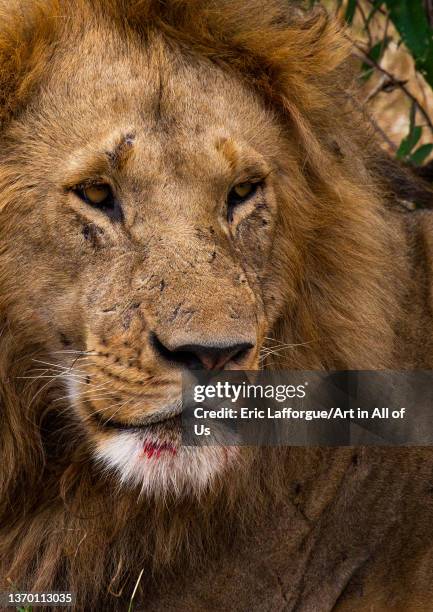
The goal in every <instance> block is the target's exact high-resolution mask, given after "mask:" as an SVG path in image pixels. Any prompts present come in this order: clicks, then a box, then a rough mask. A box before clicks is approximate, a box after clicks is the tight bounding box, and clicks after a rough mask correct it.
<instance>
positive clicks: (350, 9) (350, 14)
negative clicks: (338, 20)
mask: <svg viewBox="0 0 433 612" xmlns="http://www.w3.org/2000/svg"><path fill="white" fill-rule="evenodd" d="M355 11H356V0H349V1H348V3H347V8H346V14H345V16H344V18H345V20H346V21H347V23H349V24H350V23H352V21H353V18H354V16H355Z"/></svg>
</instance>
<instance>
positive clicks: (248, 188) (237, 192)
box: [232, 183, 255, 200]
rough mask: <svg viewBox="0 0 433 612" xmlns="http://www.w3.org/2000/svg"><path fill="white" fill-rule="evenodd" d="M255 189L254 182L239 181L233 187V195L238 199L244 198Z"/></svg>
mask: <svg viewBox="0 0 433 612" xmlns="http://www.w3.org/2000/svg"><path fill="white" fill-rule="evenodd" d="M254 189H255V185H254V183H239V185H236V187H233V189H232V191H233V195H234V196H235V197H237V198H239V199H240V200H245V198H247V197H248V196H250V195H251V194H252V192H253V191H254Z"/></svg>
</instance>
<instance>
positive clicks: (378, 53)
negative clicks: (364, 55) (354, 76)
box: [361, 37, 392, 81]
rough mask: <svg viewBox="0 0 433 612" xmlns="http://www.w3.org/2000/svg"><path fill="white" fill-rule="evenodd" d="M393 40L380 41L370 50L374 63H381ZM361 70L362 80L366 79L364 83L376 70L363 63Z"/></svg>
mask: <svg viewBox="0 0 433 612" xmlns="http://www.w3.org/2000/svg"><path fill="white" fill-rule="evenodd" d="M391 40H392V39H391V38H389V37H387V38H384V39H383V40H380V41H379V42H378V43H376V44H375V45H374V46H373V47H372V48H371V49H370V52H369V54H368V57H369V58H370V59H372V60H373V61H374V62H376V64H377V63H379V61H380V59H381V57H382V55H383V52H384V51H385V50H386V48H387V46H388V45H389V43H390V41H391ZM361 70H362V78H363V79H364V81H367V80H368V79H369V78H370V77H371V75H372V74H373V72H374V68H372V67H371V66H370V65H369V64H367V62H363V64H362V68H361Z"/></svg>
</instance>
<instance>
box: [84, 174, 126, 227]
mask: <svg viewBox="0 0 433 612" xmlns="http://www.w3.org/2000/svg"><path fill="white" fill-rule="evenodd" d="M73 191H74V193H75V194H76V195H77V196H78V197H79V198H80V199H81V200H83V202H85V203H86V204H89V206H92V207H93V208H97V209H98V210H101V211H102V212H104V213H105V214H106V215H108V216H109V217H110V218H112V219H115V220H120V219H121V218H122V211H121V208H120V205H119V203H118V202H117V199H116V197H115V195H114V193H113V190H112V188H111V187H110V185H107V184H106V183H96V184H93V185H87V186H86V185H83V186H79V187H76V188H75V189H74V190H73Z"/></svg>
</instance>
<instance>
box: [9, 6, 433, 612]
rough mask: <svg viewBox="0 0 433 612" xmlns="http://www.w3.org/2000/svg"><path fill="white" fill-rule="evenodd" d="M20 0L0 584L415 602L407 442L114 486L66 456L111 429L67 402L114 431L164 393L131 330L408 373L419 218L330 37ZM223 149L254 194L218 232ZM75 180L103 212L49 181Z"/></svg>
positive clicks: (220, 600) (12, 43) (302, 604)
mask: <svg viewBox="0 0 433 612" xmlns="http://www.w3.org/2000/svg"><path fill="white" fill-rule="evenodd" d="M24 4H25V6H24V5H23V6H24V9H22V7H21V4H20V3H19V2H16V1H14V2H2V3H1V4H0V7H1V13H0V17H1V19H0V24H1V25H0V91H1V92H2V94H1V95H2V99H1V104H0V120H1V124H2V127H1V134H0V151H1V152H0V194H1V195H0V227H1V229H0V236H1V246H0V300H1V301H0V322H1V336H0V360H1V361H0V372H1V374H0V376H1V378H0V380H1V386H0V394H1V395H0V402H1V403H0V405H1V413H0V419H1V420H0V432H1V442H0V444H1V448H0V460H1V463H0V465H1V468H0V469H1V472H0V517H1V518H0V524H1V532H0V567H1V576H2V580H3V581H4V583H5V584H6V585H7V584H9V583H8V582H7V580H8V579H9V580H10V581H12V582H13V583H14V584H15V585H16V587H17V588H19V589H27V590H50V589H51V590H62V589H65V590H72V591H76V592H77V594H78V598H79V608H80V609H85V610H90V609H104V610H110V609H119V608H118V606H120V605H123V603H122V604H121V603H119V602H120V601H122V602H123V601H124V600H122V599H119V598H122V597H123V598H125V599H126V600H127V599H128V597H129V596H130V594H131V592H132V589H133V586H134V583H135V581H136V579H137V577H138V574H139V572H140V570H141V569H144V570H145V573H144V577H143V579H142V582H141V587H140V588H141V597H142V598H143V599H142V601H145V602H146V605H145V609H149V610H150V609H176V608H178V609H179V610H182V609H197V610H200V609H212V606H213V607H214V609H229V607H230V605H232V602H233V600H234V599H236V601H238V602H239V609H243V610H252V609H257V610H259V609H260V610H263V609H265V608H264V605H265V604H267V605H268V606H269V608H268V609H279V607H278V606H281V605H283V604H282V600H283V601H284V605H285V606H286V607H287V609H290V610H292V609H297V610H313V609H314V610H316V609H317V610H318V609H323V610H328V609H332V608H333V607H334V606H335V605H340V606H341V607H340V609H347V610H353V609H355V607H354V606H355V605H358V603H356V604H354V603H353V601H355V602H361V603H360V604H359V606H360V608H359V609H369V606H370V607H371V606H372V605H373V604H374V605H376V608H375V609H378V610H387V609H393V610H394V609H395V610H410V609H413V610H422V609H427V607H426V606H427V603H426V602H428V601H431V596H432V592H431V584H433V582H432V580H431V578H432V576H431V573H432V572H431V563H430V569H429V559H430V560H431V556H430V555H431V553H430V552H429V547H428V546H427V545H428V544H429V542H428V540H429V539H431V535H432V531H433V530H432V524H431V518H430V516H431V511H432V496H431V484H430V480H429V479H430V478H431V473H432V467H433V457H432V454H431V452H430V451H429V450H425V451H419V450H413V451H409V450H408V451H394V450H392V451H388V452H385V451H381V450H374V451H365V450H364V451H362V452H361V453H360V454H359V455H358V454H354V453H353V451H352V450H350V449H345V450H344V449H343V450H322V451H319V450H314V449H310V450H305V449H300V450H290V451H289V450H280V451H270V450H264V449H263V450H260V451H259V450H256V451H246V452H245V453H243V456H242V458H239V457H237V456H234V457H233V458H232V459H230V456H229V458H227V456H224V455H220V454H218V453H219V451H215V454H214V455H211V456H206V455H205V460H204V463H203V464H201V463H200V461H201V459H200V458H199V457H202V455H200V456H199V455H194V456H191V457H189V456H186V459H188V460H189V459H191V461H192V462H193V463H194V462H196V463H194V465H196V472H195V475H194V479H195V480H194V479H193V480H192V481H191V482H188V481H186V480H185V481H184V480H183V479H182V478H183V476H182V474H181V473H178V474H177V477H176V478H175V479H173V478H172V479H171V480H170V478H171V476H170V475H169V476H167V482H168V485H167V487H166V488H165V489H164V491H163V494H161V495H160V494H159V492H158V489H157V487H156V489H151V488H150V489H149V491H147V490H145V493H146V494H145V495H144V496H141V497H139V492H140V490H139V489H137V487H135V486H126V487H123V486H119V478H118V473H116V471H114V470H113V471H108V472H106V471H104V472H103V471H102V470H101V469H100V467H99V466H98V464H95V462H94V461H93V459H92V458H93V452H94V450H95V449H100V448H102V447H103V446H104V445H105V444H106V443H108V442H110V440H112V439H113V435H114V434H113V433H112V432H111V431H106V430H103V429H102V428H101V427H100V426H99V425H98V424H97V423H95V422H93V421H92V418H91V410H93V411H96V412H97V413H98V412H99V413H102V415H103V416H104V417H107V418H108V419H112V418H116V420H119V421H120V422H121V423H122V424H131V423H134V424H136V423H137V421H140V419H142V418H144V417H147V416H149V415H150V416H152V415H153V414H154V412H155V411H157V410H158V411H159V412H161V411H162V410H163V407H164V405H167V404H168V403H169V402H172V401H175V400H176V398H177V397H178V393H179V384H178V383H179V373H178V371H176V370H174V371H173V369H172V368H168V367H167V365H166V363H165V362H164V361H163V360H162V359H160V358H159V357H158V358H157V356H156V351H155V344H154V343H153V344H152V342H151V341H150V338H151V337H152V334H153V335H156V336H157V337H158V338H160V339H161V340H162V341H163V344H164V345H166V346H170V343H172V342H174V341H173V338H174V337H176V342H177V343H179V342H180V341H179V340H178V338H179V334H180V333H181V332H182V333H183V331H184V330H185V329H187V330H188V333H190V334H193V333H195V334H196V336H197V334H198V335H200V336H206V337H207V338H210V339H212V338H215V337H219V336H220V335H221V334H222V330H227V329H229V330H230V331H231V333H232V334H234V335H236V337H237V338H238V339H239V338H240V339H243V340H245V339H249V338H251V337H254V338H255V342H254V347H253V348H252V349H251V350H249V351H248V352H247V353H246V354H242V355H241V356H240V357H239V360H238V363H237V364H236V363H232V364H231V365H232V367H251V368H253V367H257V366H258V363H259V359H260V355H261V353H260V351H261V350H262V349H263V348H264V347H265V346H266V344H267V343H268V342H269V340H268V339H269V338H270V337H272V338H274V339H277V341H278V342H280V343H282V344H284V345H285V346H286V349H285V350H283V351H280V352H279V353H278V355H277V356H275V354H274V357H273V358H272V359H270V360H269V365H273V366H277V367H287V368H297V369H322V368H329V369H345V368H346V369H369V368H371V369H375V368H395V369H398V368H401V369H404V368H416V367H419V368H429V367H431V364H432V354H433V353H432V341H431V333H430V330H431V324H432V321H431V315H430V310H431V303H430V293H429V291H430V289H429V285H428V282H429V278H430V270H429V264H430V259H429V253H430V252H431V248H430V245H429V232H428V229H429V224H431V222H430V220H429V218H428V213H419V214H418V213H415V215H414V217H413V218H412V217H411V218H410V220H409V219H408V213H405V212H404V210H403V209H401V210H400V207H398V206H397V205H395V204H394V200H395V197H394V193H393V192H392V186H391V184H390V182H389V180H388V177H384V172H383V171H382V169H381V168H382V164H383V163H384V161H383V159H382V156H381V155H380V154H379V153H378V151H377V150H376V145H375V144H374V143H372V142H371V134H370V133H369V131H368V129H367V128H366V125H365V123H364V118H363V116H362V113H360V112H359V110H358V109H357V106H356V104H355V103H354V101H353V95H354V94H353V92H351V91H350V89H351V78H350V69H349V67H348V65H347V55H348V48H347V43H346V41H345V38H344V36H343V34H342V33H341V32H339V30H338V27H336V25H335V24H334V23H333V22H332V21H331V20H329V19H328V17H327V16H326V15H325V14H324V13H322V12H314V13H311V14H308V15H304V14H302V13H300V12H298V11H297V9H290V8H288V7H287V3H286V2H283V1H282V0H281V1H279V0H272V1H269V2H266V3H264V2H261V1H258V0H257V1H255V0H254V1H252V0H248V1H246V0H236V1H235V2H233V1H230V2H225V1H221V2H218V3H214V2H210V1H209V2H207V1H206V2H203V1H200V2H199V1H197V0H179V1H175V0H173V1H169V2H166V3H160V2H156V1H155V2H153V1H151V0H143V1H136V2H135V1H133V0H130V1H128V0H124V1H122V0H106V1H104V2H102V0H101V2H90V0H70V1H68V2H66V1H65V2H63V1H61V0H58V1H55V0H40V1H38V2H31V3H29V4H27V3H24ZM21 9H22V10H21ZM167 143H169V145H168V146H167ZM107 151H108V152H109V155H108V156H107ZM110 164H111V166H110ZM247 166H248V168H250V170H249V172H250V173H251V167H253V168H254V171H255V172H258V173H259V174H260V178H261V179H263V182H264V183H263V184H264V185H265V186H264V187H263V194H264V195H263V200H260V201H259V200H257V205H256V206H255V208H245V209H242V208H241V209H239V211H237V212H235V219H234V221H233V230H230V231H232V234H230V231H229V230H227V231H226V228H225V229H224V231H223V230H222V229H221V227H220V226H219V225H217V223H216V222H215V217H214V215H215V203H216V202H219V201H220V200H221V191H223V188H222V187H221V185H222V183H221V181H222V179H221V178H219V179H218V180H220V183H217V182H216V178H215V173H217V172H218V173H219V174H218V176H219V177H221V176H224V177H225V179H224V180H226V182H227V183H230V180H233V177H235V178H236V177H237V180H246V178H248V176H247V177H246V178H245V176H244V175H242V174H239V173H240V171H241V170H242V168H245V167H247ZM393 172H395V173H396V176H397V178H400V179H402V177H403V178H404V177H405V176H406V175H405V173H404V171H402V170H399V169H395V168H394V167H393ZM212 173H214V174H212ZM236 173H237V174H236ZM89 174H91V175H92V176H98V177H99V176H102V177H106V176H107V175H108V174H109V175H110V180H112V181H113V183H114V184H115V185H116V186H117V187H118V189H119V190H120V191H121V193H122V198H123V201H124V202H125V204H127V205H128V208H126V206H125V210H127V211H132V212H128V213H127V214H126V213H125V215H126V216H125V219H124V227H123V226H122V227H120V226H119V224H118V225H116V224H115V223H111V222H110V221H109V220H107V219H106V218H104V217H103V215H101V213H100V212H99V211H98V212H95V211H94V210H91V209H90V208H89V207H86V206H84V205H83V203H82V202H79V201H78V200H77V198H75V196H73V194H71V189H72V188H74V187H75V186H76V185H79V184H81V182H83V181H86V180H87V179H88V178H91V177H90V176H88V175H89ZM227 177H228V178H227ZM107 180H108V179H107ZM407 180H409V179H407ZM409 182H410V180H409ZM225 188H226V187H224V189H225ZM423 191H424V192H425V193H429V191H428V189H427V188H425V189H424V187H423ZM150 204H151V205H150ZM146 207H147V208H146ZM143 210H145V211H146V214H143V212H142V211H143ZM236 215H237V216H236ZM124 228H126V229H124ZM215 228H217V229H215ZM233 235H235V236H236V241H234V240H233ZM420 250H421V251H422V252H419V251H420ZM180 343H181V344H182V342H180ZM289 345H290V346H289ZM271 346H272V345H271ZM62 351H63V352H62ZM65 351H66V352H65ZM67 351H83V352H82V353H81V352H80V353H73V354H72V353H68V352H67ZM71 355H72V357H71ZM61 374H63V376H61ZM32 376H33V378H31V377H32ZM53 376H54V378H53ZM68 376H69V378H68ZM44 377H45V378H44ZM47 377H48V378H47ZM84 379H86V380H89V381H90V389H91V390H92V389H101V388H102V389H103V390H104V393H102V395H99V396H98V395H97V394H93V396H91V397H90V400H89V399H86V395H85V392H83V389H82V386H83V385H84V382H83V381H84ZM65 380H66V382H67V381H68V380H69V384H70V385H71V384H72V383H74V384H75V388H74V390H72V391H71V390H69V393H68V394H66V391H65ZM74 381H75V382H74ZM80 385H81V386H80ZM107 385H109V389H108V391H107ZM143 386H144V392H143V391H140V389H141V388H143ZM139 392H140V394H141V395H140V397H141V401H140V402H137V401H136V402H132V403H126V404H125V402H124V401H123V400H125V398H128V397H130V396H132V395H133V394H139ZM65 395H67V397H65ZM126 401H128V400H126ZM159 412H158V413H159ZM157 433H158V430H157ZM169 433H170V432H169ZM158 435H159V434H158ZM160 435H164V436H166V435H168V434H167V433H161V434H160ZM164 439H166V438H164ZM170 439H171V438H170ZM202 452H204V449H203V451H202ZM221 452H222V451H221ZM235 454H236V453H235ZM168 461H171V460H168ZM173 461H174V460H173ZM204 464H206V466H209V465H211V466H214V467H212V470H213V471H212V473H211V476H209V480H206V481H205V482H204V483H202V484H201V485H200V487H199V486H198V484H197V482H198V481H199V480H200V478H199V477H200V473H201V472H200V470H201V467H200V466H201V465H204ZM168 465H171V466H172V465H173V464H171V463H168ZM221 466H222V467H221ZM164 473H166V472H164ZM152 482H153V481H152ZM149 483H150V484H149V487H152V486H154V485H153V484H152V483H151V482H150V480H149ZM179 483H180V484H179ZM177 486H178V489H179V490H178V489H177V488H176V487H177ZM137 500H138V503H137ZM414 500H415V501H414ZM391 514H392V520H391V519H390V520H389V521H384V520H383V517H384V516H388V517H389V516H391ZM414 521H416V523H417V525H416V529H415V530H416V534H415V533H414V530H413V527H412V524H413V523H414ZM408 526H409V532H408V531H407V530H406V529H407V527H408ZM391 527H392V529H393V534H394V538H393V537H392V535H393V534H392V533H390V531H389V530H390V529H391ZM411 532H412V534H413V537H409V536H410V533H411ZM341 533H343V534H344V535H343V537H342V535H341ZM327 534H328V535H327ZM395 534H398V537H396V536H395ZM408 534H409V535H408ZM403 547H406V548H407V549H408V550H409V553H408V554H407V558H408V559H409V561H408V562H407V563H406V561H404V562H403V561H402V556H401V555H402V549H403ZM245 551H248V552H247V553H246V552H245ZM387 555H392V556H391V557H390V559H391V563H390V565H388V560H385V558H387ZM264 558H266V560H267V561H266V564H265V567H266V568H267V569H266V571H268V570H269V576H270V577H269V579H264V578H263V576H264V575H266V576H267V574H266V572H265V570H264V565H263V564H264V561H263V559H264ZM247 562H248V563H249V568H250V574H251V580H250V579H245V580H246V582H245V585H244V586H241V583H242V580H241V576H242V571H243V568H244V567H245V564H246V563H247ZM212 563H216V564H217V568H218V569H217V570H216V569H215V568H214V567H213V565H212ZM381 564H382V565H383V566H384V567H386V570H385V571H383V575H382V573H381V571H382V570H383V567H382V565H381ZM396 566H398V569H397V568H396ZM198 568H200V570H201V574H200V576H201V578H200V579H199V578H197V581H196V582H194V584H192V583H191V580H190V581H188V578H187V576H186V574H187V575H188V576H190V575H192V574H193V573H194V572H196V571H198ZM379 568H381V571H379ZM418 568H419V569H418ZM391 569H392V571H391ZM271 576H273V577H272V579H271ZM275 576H277V578H278V579H277V578H275ZM402 576H404V579H405V580H408V581H410V582H411V585H413V586H411V590H409V591H408V588H409V587H407V585H405V586H404V587H403V588H402V589H400V590H398V591H395V585H396V584H398V583H399V581H401V580H402ZM413 576H415V577H416V578H415V579H413ZM378 577H380V581H382V582H380V581H379V584H380V586H379V587H378V586H377V584H376V582H375V581H376V580H379V578H378ZM253 578H254V580H253ZM385 579H388V583H387V584H384V583H383V581H384V580H385ZM214 580H215V581H216V583H217V584H216V585H214V584H213V581H214ZM357 580H358V582H359V584H361V585H364V587H365V589H364V598H362V597H361V599H360V592H361V591H362V589H361V587H360V588H359V589H357ZM254 581H255V582H254ZM257 584H260V587H261V591H262V593H265V595H264V601H261V600H260V597H259V596H258V594H257V593H255V589H256V588H257ZM3 588H4V587H3ZM180 594H182V595H180ZM281 598H282V600H281ZM346 600H347V601H348V602H349V603H347V606H348V607H347V608H345V607H344V606H345V605H346V604H345V601H346ZM204 601H205V602H206V601H207V602H208V603H207V604H206V603H203V602H204ZM271 601H272V602H274V603H272V604H270V603H269V602H271ZM390 602H391V603H390ZM319 605H320V606H322V608H319V607H318V606H319ZM351 606H352V607H351ZM417 606H418V607H417ZM423 606H424V608H423Z"/></svg>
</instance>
